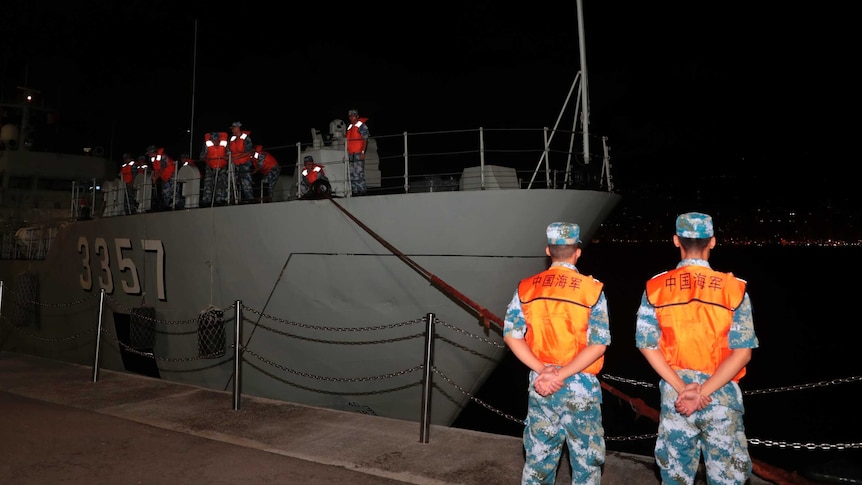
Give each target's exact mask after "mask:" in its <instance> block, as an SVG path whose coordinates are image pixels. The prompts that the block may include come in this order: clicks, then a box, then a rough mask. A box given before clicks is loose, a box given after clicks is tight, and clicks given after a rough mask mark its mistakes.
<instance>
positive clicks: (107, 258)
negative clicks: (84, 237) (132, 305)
mask: <svg viewBox="0 0 862 485" xmlns="http://www.w3.org/2000/svg"><path fill="white" fill-rule="evenodd" d="M100 255H101V256H102V260H101V261H100V262H99V266H100V267H101V269H102V273H104V274H105V277H104V278H102V276H101V274H99V286H101V287H102V288H104V289H105V293H107V294H109V295H110V294H113V293H114V275H113V274H111V253H110V252H109V251H108V243H106V242H105V239H104V238H101V237H97V238H96V256H97V257H98V256H100Z"/></svg>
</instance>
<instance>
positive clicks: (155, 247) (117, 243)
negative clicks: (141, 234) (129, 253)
mask: <svg viewBox="0 0 862 485" xmlns="http://www.w3.org/2000/svg"><path fill="white" fill-rule="evenodd" d="M93 245H94V246H95V251H94V253H95V254H94V256H95V257H94V258H93V259H94V260H95V259H98V260H99V268H100V269H99V271H100V273H99V286H100V287H101V288H104V290H105V292H106V293H108V294H112V293H113V292H114V274H113V271H112V269H111V254H110V251H109V250H108V243H107V242H106V241H105V239H104V238H101V237H98V238H96V240H95V241H94V243H93ZM141 247H142V248H143V250H144V251H148V252H154V253H156V278H155V279H156V292H157V294H158V298H159V300H162V301H165V300H167V292H166V290H165V247H164V244H162V241H161V240H157V239H156V240H153V239H142V240H141ZM77 249H78V253H79V254H80V255H81V256H82V259H81V269H82V271H81V274H79V275H78V280H79V282H80V284H81V288H82V289H84V290H87V291H89V290H92V289H93V268H92V264H91V259H90V242H89V241H88V240H87V238H85V237H83V236H81V237H79V238H78V248H77ZM131 249H132V241H131V240H130V239H128V238H117V239H114V254H115V259H116V264H117V268H118V271H119V273H120V274H119V276H120V286H121V287H122V289H123V292H124V293H126V294H127V295H140V294H141V279H140V276H139V275H138V267H137V265H135V261H134V260H133V259H132V258H128V257H125V256H124V255H123V250H131ZM123 273H127V275H126V276H127V278H123V276H124V275H123Z"/></svg>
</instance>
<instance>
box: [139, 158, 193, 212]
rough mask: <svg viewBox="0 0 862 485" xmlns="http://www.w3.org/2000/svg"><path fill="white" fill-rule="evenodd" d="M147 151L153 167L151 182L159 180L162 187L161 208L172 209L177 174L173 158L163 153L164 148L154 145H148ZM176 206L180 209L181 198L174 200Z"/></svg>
mask: <svg viewBox="0 0 862 485" xmlns="http://www.w3.org/2000/svg"><path fill="white" fill-rule="evenodd" d="M147 153H148V154H149V155H150V164H151V165H152V167H153V182H158V181H161V183H162V189H161V191H160V194H161V201H162V205H161V207H162V209H163V210H173V209H174V205H175V204H174V199H175V198H176V194H174V183H175V182H176V179H177V178H176V175H177V165H176V163H175V162H174V159H173V158H171V157H169V156H168V155H167V154H166V153H165V149H164V148H155V147H154V146H150V148H148V149H147ZM176 202H177V204H176V206H177V208H178V209H182V208H183V205H184V204H183V203H182V201H181V200H177V201H176Z"/></svg>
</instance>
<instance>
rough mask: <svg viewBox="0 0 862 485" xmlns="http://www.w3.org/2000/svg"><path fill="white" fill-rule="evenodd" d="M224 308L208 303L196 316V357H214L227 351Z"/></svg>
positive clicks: (221, 355)
mask: <svg viewBox="0 0 862 485" xmlns="http://www.w3.org/2000/svg"><path fill="white" fill-rule="evenodd" d="M225 325H227V322H225V319H224V310H221V309H218V308H215V307H214V306H212V305H210V306H209V307H207V308H206V309H204V310H203V311H201V313H200V315H199V316H198V357H201V358H204V359H215V358H219V357H224V355H225V352H226V351H227V335H226V332H225Z"/></svg>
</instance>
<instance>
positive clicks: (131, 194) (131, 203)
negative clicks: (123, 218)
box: [120, 153, 138, 214]
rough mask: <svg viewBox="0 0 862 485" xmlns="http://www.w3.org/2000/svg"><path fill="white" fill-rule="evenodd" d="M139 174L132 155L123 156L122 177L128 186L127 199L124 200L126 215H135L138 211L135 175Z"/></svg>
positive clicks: (125, 154)
mask: <svg viewBox="0 0 862 485" xmlns="http://www.w3.org/2000/svg"><path fill="white" fill-rule="evenodd" d="M137 173H138V168H137V167H136V166H135V159H134V158H132V154H131V153H124V154H123V165H122V166H121V167H120V176H121V177H122V179H123V183H125V184H126V190H125V194H126V195H125V197H124V199H123V208H124V209H125V211H126V214H134V213H135V212H137V211H138V202H137V199H136V197H135V175H136V174H137Z"/></svg>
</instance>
